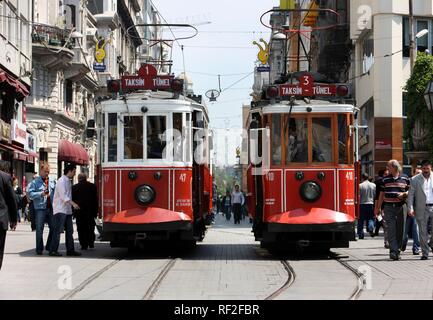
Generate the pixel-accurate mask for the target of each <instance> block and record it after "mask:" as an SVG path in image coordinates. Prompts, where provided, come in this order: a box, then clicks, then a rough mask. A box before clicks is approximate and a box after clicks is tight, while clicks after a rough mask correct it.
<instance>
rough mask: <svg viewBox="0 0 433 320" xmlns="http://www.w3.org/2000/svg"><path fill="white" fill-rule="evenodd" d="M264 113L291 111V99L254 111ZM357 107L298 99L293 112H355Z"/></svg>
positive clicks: (254, 109)
mask: <svg viewBox="0 0 433 320" xmlns="http://www.w3.org/2000/svg"><path fill="white" fill-rule="evenodd" d="M260 109H261V111H262V113H263V114H273V113H289V112H290V109H291V106H290V101H282V102H279V103H276V104H272V105H268V106H264V107H261V108H260V107H256V108H253V109H252V111H259V110H260ZM356 110H357V108H356V107H355V106H353V105H351V104H338V103H332V102H328V101H323V100H310V101H305V100H296V101H295V102H294V104H293V108H292V113H294V114H295V113H355V112H356Z"/></svg>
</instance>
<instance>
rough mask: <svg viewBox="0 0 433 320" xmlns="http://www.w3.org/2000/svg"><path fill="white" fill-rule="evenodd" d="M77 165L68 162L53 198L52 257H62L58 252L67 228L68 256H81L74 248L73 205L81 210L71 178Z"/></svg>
mask: <svg viewBox="0 0 433 320" xmlns="http://www.w3.org/2000/svg"><path fill="white" fill-rule="evenodd" d="M75 171H76V167H75V166H74V165H72V164H66V165H65V169H64V170H63V176H62V177H61V178H60V179H59V180H58V181H57V185H56V190H55V192H54V199H53V215H54V223H53V224H54V234H53V240H52V243H51V248H50V256H51V257H61V256H62V255H61V254H60V253H59V252H58V249H59V243H60V234H61V232H62V231H63V229H64V228H65V240H66V241H65V242H66V254H67V255H68V256H81V254H80V253H79V252H76V251H75V248H74V227H73V223H72V207H74V209H76V210H79V209H80V207H79V206H78V205H77V204H76V203H75V202H73V201H72V184H71V179H72V178H73V177H74V176H75Z"/></svg>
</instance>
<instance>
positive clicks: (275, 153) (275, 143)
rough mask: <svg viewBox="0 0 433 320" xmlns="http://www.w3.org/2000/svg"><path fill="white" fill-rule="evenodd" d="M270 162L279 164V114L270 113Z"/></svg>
mask: <svg viewBox="0 0 433 320" xmlns="http://www.w3.org/2000/svg"><path fill="white" fill-rule="evenodd" d="M272 164H273V165H276V166H280V165H281V115H279V114H273V115H272Z"/></svg>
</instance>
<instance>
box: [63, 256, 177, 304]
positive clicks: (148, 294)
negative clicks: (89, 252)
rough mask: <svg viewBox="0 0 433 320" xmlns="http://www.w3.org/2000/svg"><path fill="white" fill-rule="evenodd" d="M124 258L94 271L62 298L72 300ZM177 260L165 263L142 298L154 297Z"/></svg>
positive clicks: (149, 298)
mask: <svg viewBox="0 0 433 320" xmlns="http://www.w3.org/2000/svg"><path fill="white" fill-rule="evenodd" d="M123 260H125V258H120V259H116V260H114V261H112V262H111V263H110V264H108V265H107V266H105V267H104V268H102V269H100V270H98V271H97V272H95V273H93V274H92V275H91V276H90V277H88V278H87V279H86V280H84V281H83V282H81V283H80V285H79V286H77V287H76V288H75V289H73V290H71V291H69V292H68V293H67V294H65V295H64V296H62V297H61V298H60V300H72V299H73V298H74V297H75V296H76V295H78V294H79V293H80V292H82V291H83V290H85V289H86V288H87V287H88V286H89V285H91V284H92V283H93V282H94V281H95V280H97V279H98V278H99V277H101V276H102V275H103V274H104V273H106V272H108V271H110V270H111V269H112V268H113V267H115V266H116V265H117V264H118V263H120V262H121V261H123ZM177 260H178V259H177V258H176V259H174V258H173V259H170V260H169V261H168V262H167V263H165V264H164V265H163V267H162V270H161V271H160V272H159V274H158V275H157V277H156V278H155V280H154V281H153V282H152V284H151V285H150V286H149V288H148V289H147V291H146V293H145V294H144V296H143V297H142V298H141V300H152V299H153V298H154V296H155V295H156V293H157V292H158V290H159V288H160V286H161V284H162V282H163V281H164V279H165V278H166V277H167V274H168V273H169V272H170V270H171V269H172V268H173V267H174V265H175V263H176V261H177Z"/></svg>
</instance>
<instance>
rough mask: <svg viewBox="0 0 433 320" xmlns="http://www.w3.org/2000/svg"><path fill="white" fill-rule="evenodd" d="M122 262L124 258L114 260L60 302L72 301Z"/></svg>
mask: <svg viewBox="0 0 433 320" xmlns="http://www.w3.org/2000/svg"><path fill="white" fill-rule="evenodd" d="M122 260H123V258H121V259H117V260H114V261H113V262H111V263H110V264H108V265H107V266H105V267H104V268H102V269H100V270H99V271H97V272H95V273H94V274H92V275H91V276H90V277H88V278H87V279H86V280H84V281H83V282H82V283H81V284H80V285H79V286H78V287H76V288H75V289H73V290H72V291H70V292H68V293H67V294H65V295H64V296H63V297H61V298H60V300H71V299H72V298H73V297H74V296H76V295H77V294H78V293H80V292H81V291H83V290H84V289H85V288H86V287H87V286H88V285H89V284H91V283H92V282H93V281H95V280H96V279H98V278H99V277H100V276H101V275H102V274H104V273H105V272H107V271H108V270H110V269H112V268H113V267H114V266H115V265H117V264H118V263H119V262H120V261H122Z"/></svg>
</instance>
